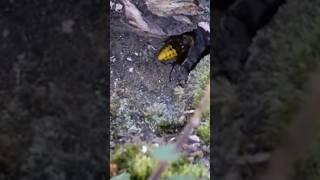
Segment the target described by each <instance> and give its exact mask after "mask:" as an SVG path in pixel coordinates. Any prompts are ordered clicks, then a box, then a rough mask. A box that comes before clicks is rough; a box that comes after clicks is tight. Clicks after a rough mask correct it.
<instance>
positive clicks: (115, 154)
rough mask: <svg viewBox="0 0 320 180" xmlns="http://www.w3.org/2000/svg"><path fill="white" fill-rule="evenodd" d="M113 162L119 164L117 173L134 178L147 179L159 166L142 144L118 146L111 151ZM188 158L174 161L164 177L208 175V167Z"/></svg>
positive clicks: (137, 179)
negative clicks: (191, 161)
mask: <svg viewBox="0 0 320 180" xmlns="http://www.w3.org/2000/svg"><path fill="white" fill-rule="evenodd" d="M111 163H114V164H116V165H117V166H118V172H117V174H121V173H123V172H127V173H129V174H130V178H131V179H133V180H144V179H147V178H148V177H149V176H150V175H151V173H152V172H153V171H154V170H155V168H156V166H157V161H156V160H154V159H152V157H151V155H150V152H149V151H147V152H145V153H143V152H142V147H141V145H134V144H126V145H124V146H121V147H120V146H119V147H116V148H115V150H114V151H112V153H111ZM189 163H190V162H189V161H188V160H187V159H186V158H181V159H179V160H177V161H175V162H173V163H172V164H171V165H170V166H169V167H167V169H166V170H165V171H164V172H163V174H162V179H167V178H169V177H171V176H175V175H177V176H190V177H193V178H194V179H205V178H206V177H207V176H208V170H207V168H206V167H204V166H202V165H200V164H189Z"/></svg>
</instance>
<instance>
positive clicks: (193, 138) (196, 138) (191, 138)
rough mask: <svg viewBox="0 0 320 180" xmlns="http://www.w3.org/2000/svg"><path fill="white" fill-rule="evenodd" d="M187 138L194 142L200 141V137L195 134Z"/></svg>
mask: <svg viewBox="0 0 320 180" xmlns="http://www.w3.org/2000/svg"><path fill="white" fill-rule="evenodd" d="M189 139H190V140H191V141H194V142H200V138H199V137H198V136H197V135H191V136H189Z"/></svg>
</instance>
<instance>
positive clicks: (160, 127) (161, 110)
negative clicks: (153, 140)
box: [143, 103, 183, 134]
mask: <svg viewBox="0 0 320 180" xmlns="http://www.w3.org/2000/svg"><path fill="white" fill-rule="evenodd" d="M167 106H168V105H166V104H163V103H155V104H153V105H152V106H150V107H148V108H146V110H145V111H144V113H143V115H144V116H143V117H144V120H145V121H146V122H147V123H148V125H149V127H150V128H151V129H153V130H154V131H155V132H156V133H157V134H163V133H173V132H176V131H177V128H178V127H180V126H181V125H182V124H183V122H182V121H180V119H179V118H177V115H176V113H175V112H174V109H173V108H169V107H167ZM169 115H170V116H169ZM172 115H173V116H172Z"/></svg>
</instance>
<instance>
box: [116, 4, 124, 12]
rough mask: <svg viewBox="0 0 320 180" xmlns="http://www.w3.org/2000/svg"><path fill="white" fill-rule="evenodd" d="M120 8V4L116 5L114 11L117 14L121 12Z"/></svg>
mask: <svg viewBox="0 0 320 180" xmlns="http://www.w3.org/2000/svg"><path fill="white" fill-rule="evenodd" d="M122 7H123V6H122V4H116V8H115V10H116V11H117V12H121V10H122Z"/></svg>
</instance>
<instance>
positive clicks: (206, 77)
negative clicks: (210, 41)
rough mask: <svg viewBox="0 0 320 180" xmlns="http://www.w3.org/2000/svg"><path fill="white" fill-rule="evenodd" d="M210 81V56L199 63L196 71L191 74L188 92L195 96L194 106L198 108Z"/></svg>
mask: <svg viewBox="0 0 320 180" xmlns="http://www.w3.org/2000/svg"><path fill="white" fill-rule="evenodd" d="M209 81H210V55H208V56H205V57H204V58H203V60H201V61H200V62H199V64H198V65H197V67H196V68H195V70H194V71H192V72H191V73H190V81H189V87H188V89H189V90H188V91H189V92H190V94H192V95H193V106H194V107H197V106H198V105H199V103H200V100H201V98H202V96H203V93H204V90H205V88H206V86H207V84H208V83H209Z"/></svg>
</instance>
